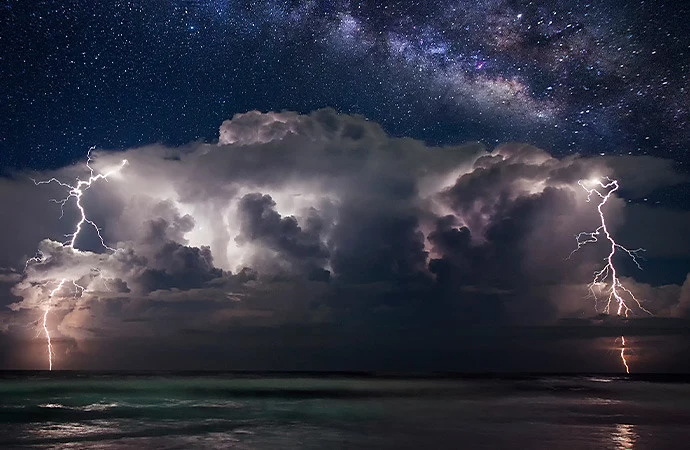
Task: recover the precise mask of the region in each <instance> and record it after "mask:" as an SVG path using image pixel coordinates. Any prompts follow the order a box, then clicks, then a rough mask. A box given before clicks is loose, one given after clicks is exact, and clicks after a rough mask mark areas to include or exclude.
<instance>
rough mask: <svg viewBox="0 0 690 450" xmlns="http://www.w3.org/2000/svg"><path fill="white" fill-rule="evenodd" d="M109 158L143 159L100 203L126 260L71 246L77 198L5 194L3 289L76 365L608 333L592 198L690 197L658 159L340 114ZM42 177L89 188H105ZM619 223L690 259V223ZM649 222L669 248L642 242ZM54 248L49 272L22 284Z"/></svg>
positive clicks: (661, 304) (282, 116) (0, 193)
mask: <svg viewBox="0 0 690 450" xmlns="http://www.w3.org/2000/svg"><path fill="white" fill-rule="evenodd" d="M92 156H93V163H92V165H93V167H94V168H95V169H96V171H106V170H108V169H109V168H111V167H115V166H117V165H119V164H120V162H121V160H122V159H124V158H126V159H127V160H128V164H127V166H125V167H124V168H123V169H122V170H121V171H120V172H118V173H117V174H115V175H113V176H111V177H110V178H109V180H108V181H107V182H100V183H97V184H94V185H93V187H92V188H90V189H89V190H88V191H86V193H85V195H84V200H83V202H84V205H85V206H86V208H87V211H88V215H89V218H90V219H91V220H93V221H94V222H95V223H96V224H98V225H99V226H100V227H101V228H102V231H101V233H102V235H103V237H104V239H105V241H106V243H107V244H108V245H109V246H110V247H112V248H114V249H115V251H109V250H106V249H104V248H102V246H100V243H99V241H98V238H97V236H96V234H95V232H94V231H93V229H90V228H88V227H87V228H85V229H84V231H83V232H82V234H81V235H80V237H79V239H78V240H77V242H76V249H73V248H71V247H69V246H66V245H64V244H62V243H61V241H62V240H63V239H62V235H63V234H66V233H69V232H71V231H72V227H73V224H74V223H75V222H76V217H77V216H76V209H75V208H74V205H73V204H70V203H68V204H67V206H66V207H65V213H64V217H62V218H61V219H59V217H60V208H59V206H58V205H54V204H51V203H49V202H48V200H49V199H50V198H64V197H65V196H66V195H67V192H65V190H64V188H62V187H61V186H58V185H42V186H39V187H37V186H35V185H34V183H33V182H31V180H30V179H29V177H28V176H26V175H23V174H21V175H17V176H15V177H14V178H13V179H3V180H0V208H1V209H2V211H3V212H5V213H8V214H11V215H12V216H11V217H12V220H11V221H7V222H5V223H4V224H3V225H2V229H1V230H0V231H2V234H1V236H2V239H3V242H2V244H3V245H2V246H3V248H4V249H5V252H4V254H3V255H2V257H1V259H0V266H4V267H6V269H3V271H2V273H0V285H2V286H5V287H11V295H9V294H4V295H5V301H4V302H3V303H4V304H5V305H7V306H9V309H6V311H4V312H2V315H1V316H0V317H2V319H3V323H4V326H3V328H2V329H3V332H4V335H5V336H15V337H21V338H23V339H32V338H33V337H34V336H35V334H36V330H37V329H36V327H35V326H33V325H37V324H38V322H37V321H38V320H39V318H42V312H43V311H44V309H45V307H46V306H47V305H50V306H51V319H50V320H51V322H52V323H51V326H52V327H53V329H55V330H56V332H55V333H54V334H55V338H56V339H58V340H60V339H61V340H63V341H64V342H66V343H68V344H69V345H67V344H65V345H64V346H63V347H64V348H63V353H64V352H67V351H68V350H65V349H69V351H70V352H72V353H73V354H82V355H88V354H89V353H90V352H95V351H96V350H94V348H93V347H90V345H91V344H89V342H91V341H94V340H99V339H101V340H111V341H117V340H118V339H122V338H127V339H131V338H133V337H136V338H142V339H145V338H151V339H162V338H165V337H171V338H170V339H172V341H176V342H177V341H179V339H181V338H180V336H185V335H194V336H197V337H198V336H199V335H208V336H222V335H223V333H227V332H228V330H233V329H250V328H252V327H260V328H263V329H272V330H274V331H273V332H275V330H277V329H285V330H288V329H291V330H294V329H296V328H300V327H319V329H323V330H328V329H329V327H330V328H332V329H338V330H342V329H344V328H347V329H350V330H376V331H373V332H374V334H375V333H378V332H381V331H380V330H382V329H425V330H427V331H429V330H433V329H436V330H439V329H447V330H454V331H453V332H456V331H457V330H458V329H463V328H476V327H477V326H486V327H496V326H503V327H506V326H526V325H530V326H554V325H558V324H561V323H563V322H562V321H563V319H573V318H580V319H583V320H585V322H586V323H587V324H588V325H592V323H591V321H590V319H591V318H593V317H595V316H596V314H597V311H596V310H595V308H594V302H593V300H591V299H587V298H585V297H586V295H587V284H588V283H589V282H590V281H591V278H592V273H593V272H594V270H595V269H597V268H600V267H601V264H602V262H601V261H602V259H603V258H604V257H605V255H606V253H607V250H608V248H607V247H606V246H596V245H593V246H590V247H588V248H585V249H583V250H581V251H580V252H578V253H576V254H575V255H573V257H571V258H570V259H568V258H567V257H568V255H569V254H570V252H571V251H572V250H573V248H575V246H576V242H575V239H574V236H575V235H576V234H577V233H578V232H580V231H590V230H594V229H595V228H596V227H597V224H598V216H597V212H596V204H595V203H590V202H588V201H587V196H586V192H584V191H583V190H582V189H581V188H580V186H578V184H577V181H578V180H580V179H592V178H597V177H603V176H611V177H620V178H621V183H622V185H623V186H624V188H625V192H626V195H627V196H628V197H629V198H628V199H627V200H631V199H632V200H635V199H641V198H643V197H645V196H646V195H648V194H649V193H650V192H652V191H654V190H655V189H659V188H663V187H664V186H669V185H673V184H675V183H678V182H682V181H685V180H684V178H683V176H682V175H680V174H678V173H677V172H675V171H674V169H673V166H672V164H671V162H669V161H667V160H662V159H657V158H651V157H617V158H610V157H598V158H591V157H587V158H585V157H577V156H573V157H567V158H563V159H557V158H554V157H552V156H550V155H549V154H547V153H545V152H544V151H542V150H540V149H538V148H535V147H533V146H530V145H527V144H517V143H509V144H503V145H501V146H499V147H497V148H495V149H493V150H492V151H490V152H489V151H487V149H485V148H484V147H483V146H482V145H480V144H474V143H469V144H464V145H459V146H447V147H431V146H428V145H426V144H425V143H423V142H421V141H417V140H413V139H407V138H393V137H390V136H388V135H387V134H386V133H385V132H383V131H382V129H381V128H380V127H379V125H377V124H376V123H373V122H370V121H367V120H365V119H364V118H362V117H358V116H347V115H339V114H337V113H336V112H335V111H333V110H330V109H324V110H319V111H316V112H314V113H312V114H311V115H308V116H306V115H298V114H296V113H291V112H281V113H265V114H264V113H259V112H256V111H252V112H249V113H246V114H238V115H236V116H235V117H233V119H232V120H227V121H225V122H224V123H223V124H222V125H221V127H220V134H219V141H218V143H213V144H208V143H192V144H189V145H187V146H184V147H179V148H169V147H165V146H161V145H152V146H146V147H141V148H134V149H131V150H128V151H126V152H108V151H96V152H94V153H93V155H92ZM32 176H33V177H34V178H36V179H49V178H51V177H56V178H58V179H60V180H63V181H66V182H71V181H73V180H74V179H75V178H78V177H82V178H83V177H84V176H85V172H84V168H83V167H79V166H76V167H65V168H62V169H59V170H57V171H53V172H50V173H38V174H32ZM606 212H607V215H608V217H609V218H610V226H611V228H612V230H613V231H614V233H621V235H622V236H624V237H625V239H626V240H627V239H629V240H630V242H623V244H624V245H629V246H634V247H637V246H641V247H645V248H647V253H646V255H647V257H648V258H649V259H650V260H652V261H653V260H655V259H661V260H663V259H665V258H666V259H668V258H680V259H683V258H685V260H687V259H688V258H690V248H688V247H689V246H690V244H688V243H687V242H686V241H687V240H686V239H684V231H683V230H684V229H687V228H684V227H685V226H686V225H688V224H690V213H688V212H680V211H672V210H664V209H662V208H654V207H653V206H649V205H645V204H644V203H643V202H636V201H631V202H627V201H626V199H622V198H614V199H612V200H611V201H610V202H609V204H607V209H606ZM657 218H661V219H659V220H656V219H657ZM655 220H656V221H655ZM649 224H653V226H654V227H655V228H656V231H655V232H654V233H651V232H650V230H648V229H644V228H642V226H643V225H649ZM36 249H38V251H39V252H40V254H41V255H42V259H41V261H38V262H33V263H29V264H28V265H27V266H26V269H25V271H24V272H22V271H21V270H22V269H23V268H24V267H23V262H24V261H25V260H26V259H27V258H28V257H30V256H32V255H33V252H34V251H35V250H36ZM621 263H622V264H625V262H621ZM622 267H624V268H625V270H624V273H623V276H624V282H625V283H627V285H628V287H630V288H631V290H633V291H634V292H635V293H636V295H638V297H640V298H642V299H645V303H644V305H645V307H646V308H647V309H649V310H651V311H652V312H654V314H655V316H658V317H660V319H656V320H657V321H662V322H663V320H664V319H663V318H667V320H668V321H669V322H668V323H671V322H673V321H677V320H682V319H685V318H687V317H688V315H689V314H690V278H688V279H686V280H678V281H677V282H675V283H663V284H660V283H653V282H644V283H643V282H636V281H635V279H634V276H635V275H636V274H635V273H634V272H633V271H632V269H631V270H628V268H627V266H625V265H623V266H622ZM61 279H68V280H70V281H74V282H76V283H77V284H79V285H80V286H83V287H84V288H85V290H84V291H83V292H82V291H81V290H80V289H77V288H75V287H74V285H72V283H71V282H70V283H66V284H65V286H64V287H63V288H62V289H60V290H59V291H58V292H57V293H56V294H55V296H54V297H53V298H52V299H50V298H48V297H49V293H50V291H52V290H53V289H55V287H56V286H57V285H58V284H59V282H60V280H61ZM638 312H639V311H638ZM639 313H640V314H643V313H641V312H639ZM673 323H675V322H673ZM592 328H596V327H595V326H594V325H592ZM286 333H287V334H286V336H287V337H286V339H288V340H289V339H290V332H286ZM292 333H293V335H294V332H292ZM607 333H609V332H607V331H603V332H602V333H601V335H607ZM633 333H634V331H633ZM593 334H594V335H596V334H597V333H596V332H594V333H593ZM195 339H196V338H195ZM209 339H213V338H212V337H209ZM315 339H316V338H315ZM318 339H321V338H318ZM232 345H237V344H236V343H235V344H232ZM310 345H317V343H316V342H311V343H310ZM62 357H63V358H66V357H65V356H64V355H62Z"/></svg>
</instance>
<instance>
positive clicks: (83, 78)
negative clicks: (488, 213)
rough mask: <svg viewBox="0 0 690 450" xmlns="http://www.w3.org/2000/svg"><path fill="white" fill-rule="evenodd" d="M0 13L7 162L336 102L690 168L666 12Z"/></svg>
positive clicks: (486, 3) (220, 4)
mask: <svg viewBox="0 0 690 450" xmlns="http://www.w3.org/2000/svg"><path fill="white" fill-rule="evenodd" d="M1 14H2V17H3V20H2V25H1V26H2V28H1V29H0V37H1V38H2V41H3V42H4V44H5V45H4V46H3V48H5V49H6V50H2V55H1V56H2V59H3V64H2V65H1V66H0V76H1V77H2V79H4V80H6V82H7V83H8V84H7V89H4V90H3V97H4V99H3V100H4V101H3V102H2V106H0V108H2V109H1V112H2V114H0V117H2V118H1V119H0V120H1V121H2V122H1V125H2V127H1V128H2V129H3V130H4V131H3V133H4V135H3V136H2V139H0V145H1V146H2V151H1V152H0V153H1V154H2V158H3V159H4V161H5V164H10V165H21V166H24V165H27V164H29V165H31V166H32V167H36V168H41V167H45V166H59V165H62V164H64V163H65V162H73V161H75V160H77V159H78V158H79V157H80V156H81V154H82V153H83V149H84V148H88V147H89V146H91V145H96V146H99V147H106V148H126V147H130V146H133V145H138V144H145V143H150V142H158V141H161V140H162V141H164V142H167V143H171V144H182V143H186V142H189V141H191V140H195V139H204V140H209V139H213V138H214V137H215V131H214V130H213V126H212V124H216V123H219V122H220V121H222V120H223V119H225V118H227V117H231V116H232V115H233V114H234V113H236V112H245V111H248V110H252V109H258V110H263V111H266V110H278V111H279V110H283V109H289V110H296V111H300V112H303V113H308V112H310V111H312V110H315V109H317V108H321V107H325V106H330V107H334V108H336V109H337V110H339V111H342V112H349V113H358V114H363V115H365V116H367V117H369V118H371V119H373V120H376V121H377V122H380V123H382V124H383V126H384V128H385V129H386V130H387V131H388V132H390V133H392V134H394V135H406V136H412V137H415V138H420V139H424V140H427V141H429V142H432V143H456V142H462V141H469V140H479V139H481V140H483V141H485V142H486V143H488V144H496V143H500V142H506V141H521V142H530V143H533V144H535V145H538V146H540V147H542V148H544V149H546V150H547V151H549V152H551V153H552V154H555V155H566V154H571V153H575V152H578V153H584V154H599V153H605V154H652V155H656V156H663V157H672V158H674V159H677V160H679V161H680V162H683V161H685V160H686V159H687V154H686V150H687V148H688V143H689V142H690V134H689V133H690V128H689V127H688V106H687V105H688V104H690V98H689V97H688V96H689V95H690V94H689V92H690V86H689V83H690V80H688V78H687V76H686V73H687V71H688V70H687V69H688V46H689V45H690V42H689V39H688V33H687V32H686V31H685V29H684V24H685V23H687V18H688V10H687V7H684V6H675V5H673V6H671V4H670V3H664V2H661V3H660V2H644V1H642V2H630V1H628V2H624V3H622V4H621V3H620V2H603V3H601V2H599V3H586V2H580V1H572V0H571V1H565V2H555V1H547V2H520V1H510V0H483V1H480V2H473V1H472V2H470V1H463V0H455V1H451V2H447V1H443V2H442V1H425V2H383V3H382V2H374V1H361V2H357V1H321V2H317V1H308V2H293V1H277V0H264V1H258V2H231V1H201V0H197V1H180V0H178V1H172V2H161V1H153V2H139V1H129V2H126V1H123V2H115V3H113V4H108V5H101V4H98V5H92V4H88V3H86V4H81V3H80V2H74V3H71V4H69V5H64V4H62V3H59V2H41V3H40V4H39V5H27V4H26V3H25V2H18V1H9V2H5V4H4V8H3V10H2V12H1ZM10 49H11V51H10ZM29 149H30V151H29Z"/></svg>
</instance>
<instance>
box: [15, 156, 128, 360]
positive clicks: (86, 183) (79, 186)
mask: <svg viewBox="0 0 690 450" xmlns="http://www.w3.org/2000/svg"><path fill="white" fill-rule="evenodd" d="M92 151H93V147H92V148H90V149H89V152H88V155H87V161H86V167H87V168H88V169H89V178H88V180H80V179H79V178H77V183H76V184H75V185H71V184H68V183H64V182H62V181H60V180H58V179H57V178H51V179H49V180H45V181H36V180H32V181H33V182H34V184H35V185H36V186H39V185H42V184H50V183H56V184H59V185H60V186H62V187H64V188H66V189H68V195H67V197H65V198H63V199H61V200H56V199H53V200H51V201H53V202H55V203H57V204H59V205H60V218H62V217H63V216H64V213H65V205H66V204H67V203H68V202H69V201H70V199H74V203H75V205H76V207H77V210H78V211H79V214H80V219H79V221H78V222H77V224H76V225H75V228H74V233H70V234H68V235H66V237H67V238H69V240H68V241H66V242H63V245H64V246H65V247H70V248H72V249H74V250H78V249H77V248H76V247H75V244H76V241H77V237H79V233H81V231H82V229H83V226H84V224H85V223H86V224H89V225H91V226H92V227H93V228H94V230H96V234H97V235H98V238H99V239H100V241H101V245H103V247H104V248H106V249H108V250H111V251H115V249H114V248H112V247H109V246H108V245H107V244H106V243H105V240H104V239H103V236H102V235H101V229H100V228H99V227H98V225H96V223H95V222H93V221H92V220H91V219H89V218H88V216H87V214H86V209H85V208H84V205H82V203H81V200H82V196H83V195H84V192H85V191H86V190H88V189H89V188H90V187H91V186H92V184H93V183H94V182H96V181H99V180H105V181H106V182H107V181H108V177H109V176H111V175H113V174H115V173H118V172H119V171H120V170H122V168H123V167H124V166H125V165H126V164H127V160H126V159H123V160H122V163H121V164H120V165H119V166H117V167H115V168H113V169H111V170H109V171H107V172H105V173H95V172H94V169H93V167H91V161H92V159H91V152H92ZM44 260H45V255H44V254H43V253H41V252H40V251H39V253H38V255H37V256H34V257H33V258H30V259H29V260H28V261H27V262H26V266H25V268H24V269H25V270H26V268H27V267H28V266H29V264H31V263H41V262H43V261H44ZM97 270H98V269H97ZM99 273H100V271H99ZM67 281H68V279H67V278H63V279H62V280H60V283H58V285H57V287H56V288H55V289H53V290H52V291H51V292H50V294H49V295H48V299H49V302H48V305H46V308H45V310H44V312H43V332H44V333H45V336H46V342H47V347H48V369H49V370H51V371H52V370H53V344H52V341H51V338H50V331H49V330H48V314H49V313H50V309H51V306H52V305H51V303H50V300H51V299H52V298H53V297H54V296H55V294H57V293H58V292H59V291H60V289H62V287H63V286H64V285H65V283H66V282H67ZM72 284H73V285H74V287H75V294H74V295H75V297H76V296H77V295H78V294H79V293H80V292H81V293H82V294H83V293H84V292H85V291H86V288H84V287H83V286H80V285H79V284H77V282H76V281H75V280H72Z"/></svg>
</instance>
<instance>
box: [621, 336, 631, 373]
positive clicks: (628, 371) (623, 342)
mask: <svg viewBox="0 0 690 450" xmlns="http://www.w3.org/2000/svg"><path fill="white" fill-rule="evenodd" d="M621 361H623V365H624V366H625V373H630V367H628V361H626V360H625V336H621Z"/></svg>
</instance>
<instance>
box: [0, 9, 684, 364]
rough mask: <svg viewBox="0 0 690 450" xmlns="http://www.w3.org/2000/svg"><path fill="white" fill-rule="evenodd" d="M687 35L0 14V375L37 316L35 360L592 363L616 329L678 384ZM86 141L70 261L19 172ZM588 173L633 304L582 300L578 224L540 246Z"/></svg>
mask: <svg viewBox="0 0 690 450" xmlns="http://www.w3.org/2000/svg"><path fill="white" fill-rule="evenodd" d="M688 23H690V5H689V4H687V3H686V2H670V1H637V2H632V1H624V2H620V1H615V2H614V1H605V2H592V3H588V2H581V1H575V0H567V1H541V2H524V1H510V0H482V1H478V2H474V1H472V2H470V1H464V0H455V1H436V0H428V1H424V2H416V1H409V2H397V1H393V2H381V1H378V2H375V1H277V0H266V1H230V0H216V1H201V0H198V1H195V0H187V1H174V0H173V1H160V0H151V1H130V2H87V1H64V2H57V1H33V0H32V1H12V0H6V1H2V2H0V214H1V217H2V221H0V222H1V223H0V307H1V309H0V320H2V322H1V323H0V368H45V366H46V342H45V337H46V336H45V333H44V328H43V325H44V322H43V315H44V312H45V311H46V308H49V309H50V314H49V315H47V316H46V317H47V322H46V327H47V329H48V330H49V332H51V335H52V337H53V341H54V350H55V368H62V369H68V368H89V369H101V368H106V369H118V368H123V369H131V368H134V369H157V368H175V369H185V368H190V369H275V370H295V369H301V370H392V371H396V370H400V371H406V370H412V371H432V370H458V371H543V370H546V371H620V370H621V361H620V359H619V357H618V355H619V353H620V336H622V335H625V336H626V340H627V341H628V342H629V344H628V346H629V348H628V350H627V351H628V356H629V361H630V363H631V369H634V370H636V371H638V372H664V371H688V370H690V365H689V364H690V363H688V358H687V357H686V355H687V351H689V350H690V338H689V336H690V231H689V230H690V153H689V152H690V78H688V77H689V75H688V74H689V70H688V69H689V68H690V32H688V28H687V24H688ZM90 148H93V151H92V152H91V158H92V161H91V167H93V169H94V174H98V173H106V172H109V171H112V174H111V176H109V177H108V180H107V182H106V181H105V180H99V181H98V182H94V183H93V185H92V186H91V187H89V188H88V189H86V190H84V194H83V197H82V198H81V200H80V201H81V202H82V205H83V206H84V208H85V211H86V217H87V219H88V220H89V221H93V223H94V224H95V225H96V226H97V227H99V229H100V233H101V235H102V237H103V243H101V242H100V239H99V237H98V234H97V233H96V231H95V228H94V227H93V226H91V224H90V223H86V224H85V226H84V227H83V231H82V232H81V233H80V234H79V236H78V237H77V239H75V241H74V245H71V244H70V242H69V240H70V239H69V238H68V242H63V241H64V240H65V237H64V235H65V234H69V233H72V232H74V230H75V226H76V224H77V223H78V221H79V218H80V213H79V208H78V206H79V205H78V204H77V203H76V200H77V199H76V198H74V197H72V198H70V199H69V201H68V202H66V203H65V204H64V208H63V210H64V211H63V213H64V214H62V215H61V208H60V204H59V200H60V199H63V198H66V197H67V196H68V195H69V194H70V192H69V188H65V186H61V185H59V184H58V183H56V182H52V183H47V184H39V185H38V186H37V185H36V184H35V182H34V181H33V180H36V181H39V180H50V179H51V178H53V177H55V178H56V179H58V180H61V181H62V182H64V183H69V184H71V185H73V186H74V185H75V183H77V182H78V181H75V180H77V179H78V180H87V179H88V177H89V169H88V168H87V166H86V165H85V163H86V160H87V153H88V152H89V149H90ZM123 159H127V164H126V165H122V160H123ZM603 177H611V178H612V179H613V178H615V179H617V180H618V181H619V182H620V190H619V191H616V192H615V195H613V196H612V198H611V199H610V201H609V202H607V204H606V207H605V212H606V217H607V219H608V220H609V222H608V223H609V227H610V229H611V231H612V233H613V236H614V237H615V239H616V240H617V242H619V243H620V244H622V245H624V246H626V247H627V248H630V249H637V248H640V247H642V248H644V249H645V250H646V251H645V252H643V253H640V255H641V256H642V257H643V258H641V259H640V265H641V267H642V270H640V269H639V268H637V267H636V266H635V264H634V261H632V260H631V259H630V258H625V257H624V256H625V255H623V254H621V253H620V252H619V254H618V255H617V256H616V257H615V259H614V262H615V264H616V267H617V268H618V272H619V273H618V276H620V277H621V280H622V282H623V284H624V285H625V287H626V289H629V291H630V293H632V294H634V295H635V296H636V298H639V299H642V300H641V301H642V305H643V307H644V309H648V310H649V311H650V313H651V314H647V313H646V312H645V311H644V310H642V309H641V308H638V307H634V308H633V309H632V310H631V312H630V314H629V316H628V318H624V317H618V316H617V315H616V314H615V308H613V310H612V311H610V312H611V314H602V313H603V311H604V308H603V306H604V305H605V303H606V301H605V299H606V294H605V293H603V292H604V291H603V290H601V291H597V292H598V293H599V295H600V296H601V298H600V299H599V302H598V303H597V302H595V299H593V298H590V297H588V294H589V293H590V291H589V290H588V283H590V282H591V281H592V274H593V273H594V272H595V271H596V270H599V269H601V268H602V267H603V264H605V262H603V261H604V258H605V257H606V256H607V254H608V250H609V247H607V246H606V242H604V241H605V239H603V237H602V236H600V239H599V240H598V242H594V243H591V244H588V245H587V246H586V248H583V249H582V250H581V251H579V252H577V253H575V254H573V255H571V256H570V258H569V257H568V256H569V255H570V253H571V251H572V250H573V249H574V248H576V247H577V240H576V236H577V234H578V233H579V232H582V231H594V230H595V229H597V226H598V225H599V222H598V221H599V216H598V214H597V203H598V198H593V199H590V200H591V201H589V202H588V201H587V192H586V191H585V190H584V189H583V188H582V187H581V186H579V185H578V180H589V181H588V182H590V183H591V182H593V181H594V180H606V178H603ZM589 186H592V185H591V184H590V185H589ZM51 199H57V200H58V202H57V204H56V202H51ZM30 258H34V259H32V260H31V261H30V262H29V264H26V262H27V260H29V259H30ZM61 281H62V284H60V283H61ZM79 286H81V287H79ZM56 288H57V290H56ZM596 289H599V287H598V286H595V290H596ZM601 289H605V286H602V287H601ZM51 293H52V295H51Z"/></svg>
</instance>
